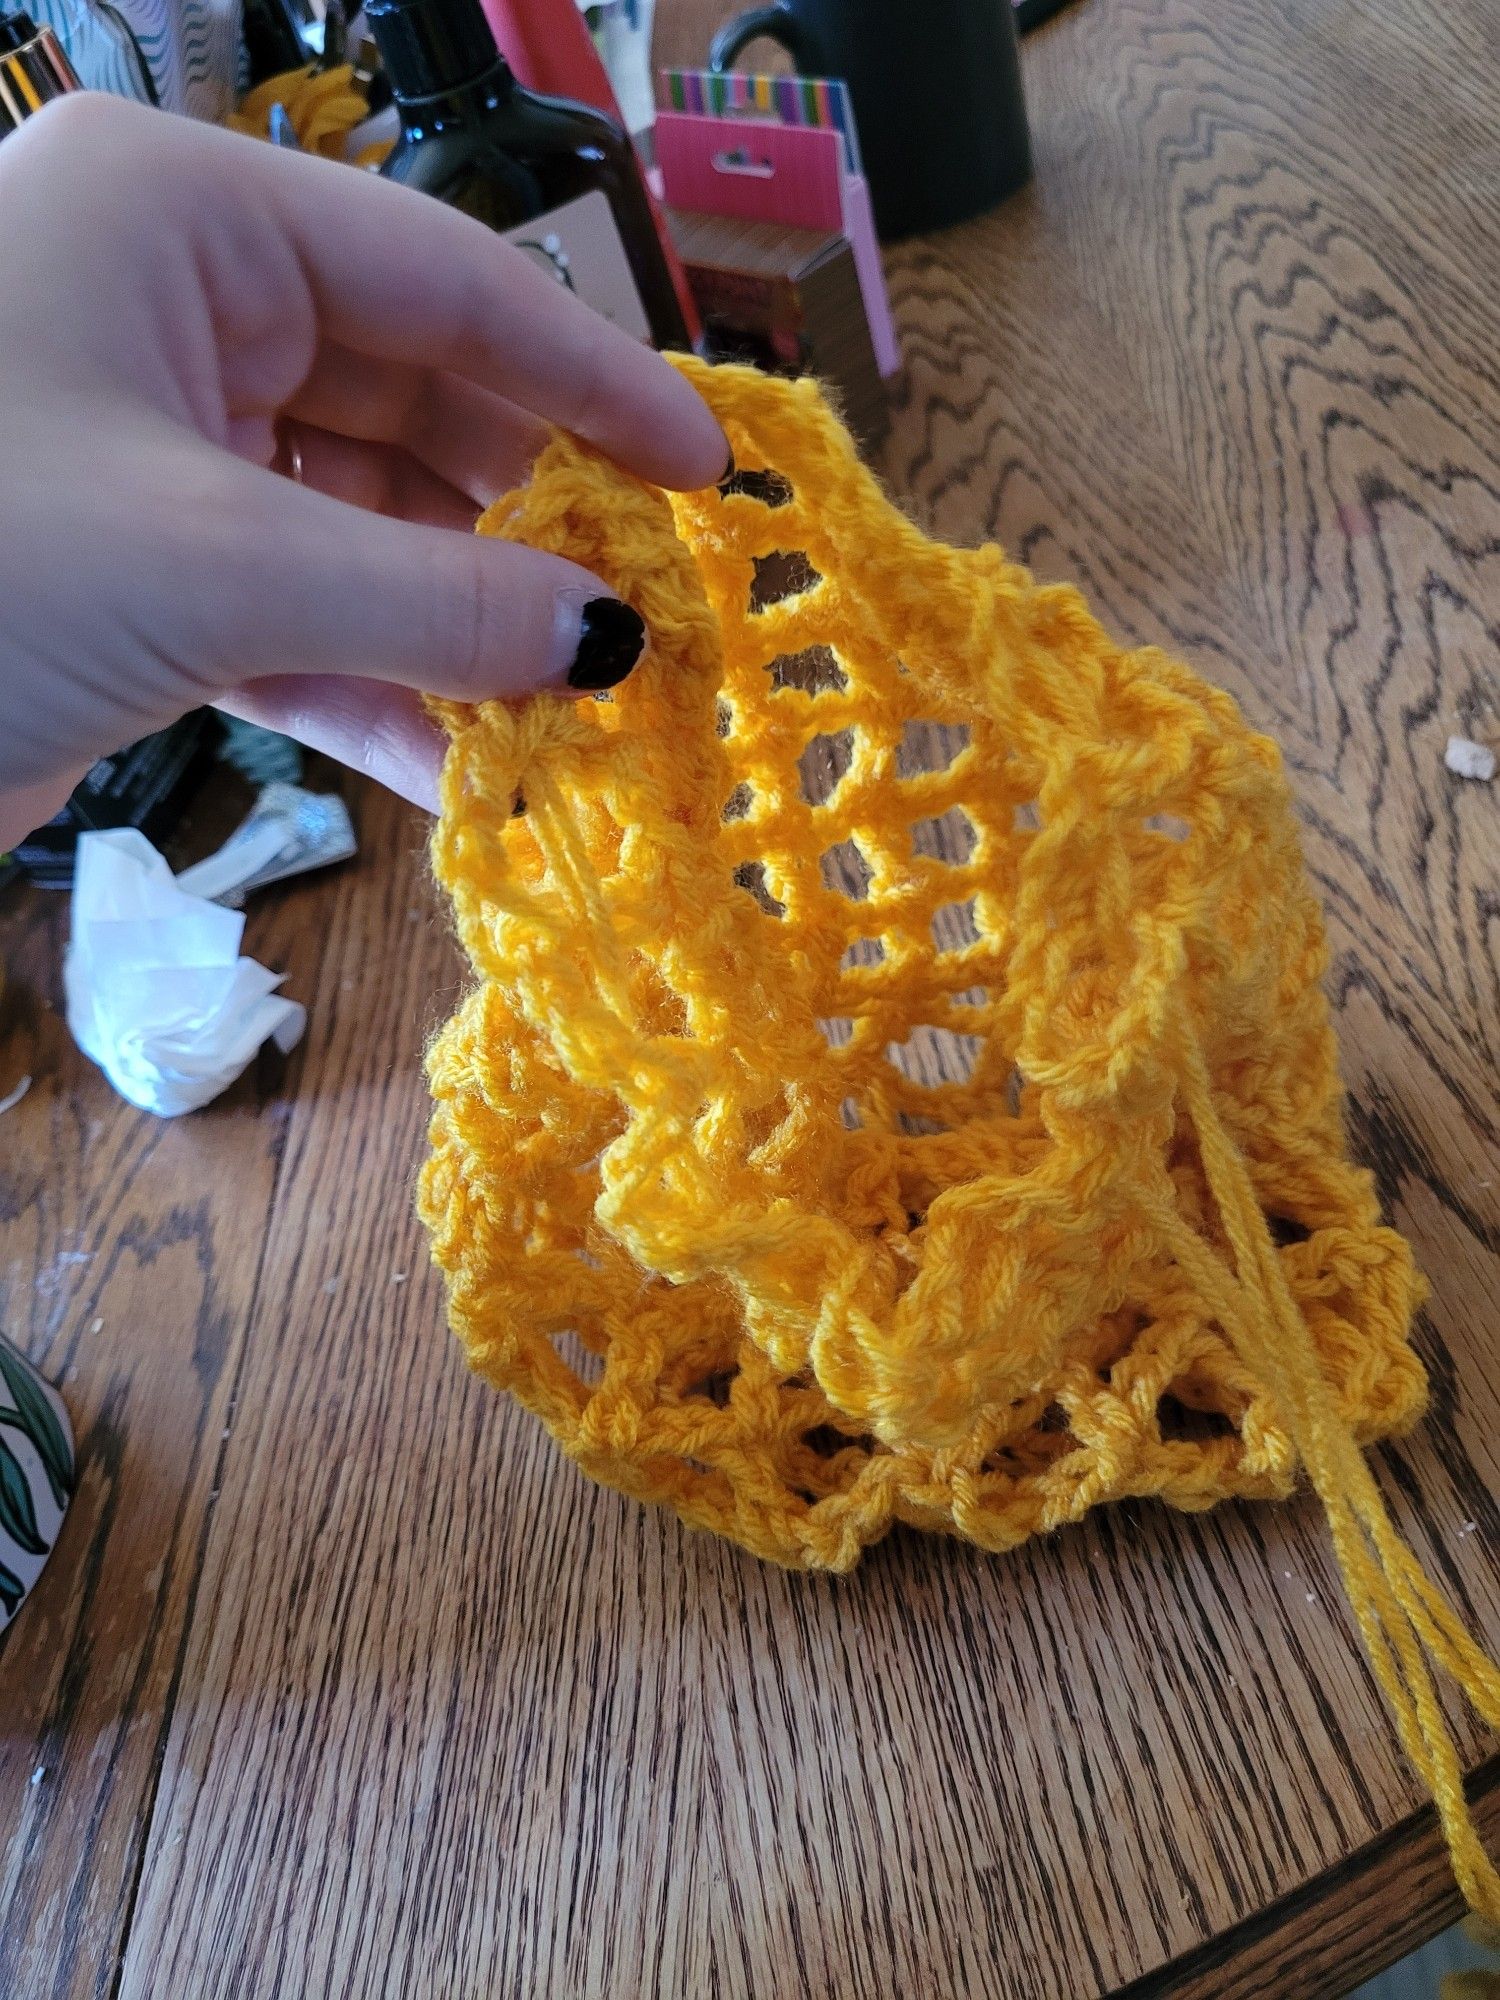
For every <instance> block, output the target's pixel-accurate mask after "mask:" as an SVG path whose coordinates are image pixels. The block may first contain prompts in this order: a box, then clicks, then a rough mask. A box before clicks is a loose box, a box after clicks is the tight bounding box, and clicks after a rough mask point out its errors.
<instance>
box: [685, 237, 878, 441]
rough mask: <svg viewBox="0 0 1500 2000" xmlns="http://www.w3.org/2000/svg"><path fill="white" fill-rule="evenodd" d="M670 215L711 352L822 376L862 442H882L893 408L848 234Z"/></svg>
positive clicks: (787, 371)
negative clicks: (876, 351)
mask: <svg viewBox="0 0 1500 2000" xmlns="http://www.w3.org/2000/svg"><path fill="white" fill-rule="evenodd" d="M667 219H668V222H669V224H670V226H671V230H672V235H673V239H674V240H675V242H676V244H677V249H678V252H679V254H680V256H681V258H682V261H683V265H684V267H685V268H686V271H687V276H688V283H689V284H690V285H691V287H692V290H693V297H694V298H695V299H696V301H697V304H698V310H699V312H700V313H702V315H703V325H704V334H705V340H706V345H707V348H708V351H709V353H710V354H712V355H714V356H715V358H717V359H730V358H737V359H745V360H753V361H756V362H758V363H759V364H760V365H761V366H762V367H765V368H771V369H774V370H775V371H777V372H778V373H782V374H812V375H816V376H818V377H819V378H820V379H821V380H822V381H824V382H826V383H827V384H828V385H829V387H830V388H831V389H832V390H833V391H834V393H835V394H836V395H837V397H838V399H839V402H840V405H841V406H842V409H843V414H844V419H845V421H846V422H847V424H848V426H849V428H850V430H851V431H852V432H853V433H854V435H855V437H857V438H858V439H859V442H860V444H861V446H862V447H863V448H864V449H865V450H867V451H868V450H869V449H871V448H872V447H873V446H874V445H876V444H878V443H879V442H880V440H881V438H882V437H884V435H885V432H886V427H887V424H888V421H889V413H888V410H887V407H886V398H885V387H884V385H883V383H882V382H881V379H880V370H879V368H878V367H877V365H876V360H875V349H874V345H873V343H872V342H871V339H870V325H869V321H868V320H867V319H866V317H865V308H864V300H863V296H862V294H861V291H860V282H859V273H858V270H857V269H856V267H855V261H854V252H853V249H852V247H851V246H850V243H849V240H848V238H847V237H845V236H842V235H840V234H839V233H838V232H837V231H829V230H818V229H792V228H789V227H786V226H784V225H783V224H781V223H779V222H746V221H737V220H734V219H732V218H730V217H728V216H722V215H698V214H693V213H689V212H687V211H686V210H683V209H669V210H668V211H667Z"/></svg>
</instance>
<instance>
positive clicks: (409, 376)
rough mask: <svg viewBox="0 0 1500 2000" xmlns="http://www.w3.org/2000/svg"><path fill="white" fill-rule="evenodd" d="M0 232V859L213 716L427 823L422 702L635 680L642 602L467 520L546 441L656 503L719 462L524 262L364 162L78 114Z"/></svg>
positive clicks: (94, 102) (60, 130) (647, 380)
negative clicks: (565, 442)
mask: <svg viewBox="0 0 1500 2000" xmlns="http://www.w3.org/2000/svg"><path fill="white" fill-rule="evenodd" d="M0 217H3V218H4V230H5V240H6V272H5V281H4V284H3V286H0V354H3V355H4V357H5V370H6V394H5V402H4V407H3V411H0V551H3V563H4V573H5V593H4V599H3V608H0V849H3V848H4V847H5V846H6V845H7V844H8V843H10V842H12V841H14V840H16V839H18V838H19V837H20V836H21V835H22V834H23V833H25V832H26V831H27V830H28V829H29V828H30V827H32V826H34V825H37V824H39V823H40V822H41V821H42V820H45V819H46V818H48V817H49V816H50V815H51V814H52V813H53V812H55V811H56V810H57V808H58V806H59V805H61V803H62V802H63V800H64V799H65V798H66V797H67V794H68V792H69V791H70V790H71V788H72V786H73V785H74V784H75V783H76V782H77V780H78V778H79V777H80V776H81V775H82V773H83V771H85V770H86V769H87V768H88V766H89V765H90V764H91V763H92V762H93V761H94V759H95V758H96V757H98V756H101V755H103V754H105V753H107V752H109V751H111V750H115V749H118V748H119V747H120V746H121V745H123V744H125V743H127V742H130V741H133V740H134V739H135V738H137V737H139V736H142V735H144V734H146V733H147V732H148V731H150V730H153V729H158V728H161V727H162V726H164V725H165V724H166V723H168V722H170V721H171V720H172V719H173V718H174V717H176V716H178V715H181V714H182V713H184V712H185V711H186V710H187V709H189V708H192V707H194V706H196V705H198V704H200V703H203V702H208V701H215V700H217V701H221V702H222V703H223V705H224V706H225V707H228V708H232V709H233V710H234V711H235V712H236V713H238V714H242V715H247V716H250V717H251V718H252V719H254V720H256V721H259V722H264V723H266V724H268V725H269V726H271V727H273V728H278V729H283V730H286V731H288V732H289V733H291V734H293V735H295V736H298V737H300V738H301V740H302V741H303V742H304V743H308V744H311V745H313V746H315V747H316V748H319V749H322V750H326V751H328V752H330V753H331V754H332V755H334V756H336V757H340V758H342V759H343V760H344V761H345V762H346V763H349V764H351V765H354V766H356V767H358V768H361V769H363V770H366V771H369V772H371V773H372V774H373V775H375V776H376V777H378V778H380V779H381V780H382V781H383V782H384V783H386V784H388V785H391V786H392V787H393V788H394V789H396V790H397V791H400V792H402V793H404V794H405V795H406V796H408V797H410V798H412V799H415V800H417V801H419V802H420V803H422V804H424V805H427V806H429V807H431V806H433V805H434V804H435V800H436V783H437V771H438V766H439V763H440V760H441V754H442V745H441V742H440V740H439V737H438V733H437V731H436V730H435V729H434V728H433V727H432V726H431V724H430V723H429V722H428V721H427V719H426V717H425V716H424V714H423V712H422V707H421V700H420V694H419V693H418V692H417V691H418V690H422V689H426V690H429V691H431V692H433V693H438V694H445V695H452V696H457V697H462V698H468V699H478V698H480V697H485V696H496V695H511V694H521V693H524V692H527V691H529V690H533V689H539V688H545V689H551V690H555V691H556V692H558V693H560V694H565V693H567V692H569V691H570V681H569V675H570V673H574V674H575V675H581V679H582V683H583V684H584V685H593V686H599V685H603V684H605V683H604V681H603V679H602V678H601V677H602V676H603V675H605V674H614V676H615V678H619V677H620V676H621V675H622V674H623V673H624V672H625V671H628V668H629V665H630V664H632V663H633V658H634V657H635V655H636V654H638V652H639V650H640V647H641V643H642V639H643V633H642V630H641V626H640V621H639V619H637V618H636V617H635V614H634V613H633V612H630V611H628V610H627V609H626V608H625V607H623V606H620V605H619V604H618V603H617V601H616V600H613V599H612V598H611V597H610V593H609V592H608V591H607V590H606V589H605V587H604V585H602V584H601V583H600V582H599V581H598V580H597V578H595V577H593V576H591V575H590V574H589V573H588V572H587V571H586V570H582V569H579V568H577V567H576V566H575V565H573V564H571V563H567V562H563V561H561V560H559V559H557V558H555V557H552V556H545V555H540V554H537V553H535V552H534V551H532V550H529V549H523V548H518V547H515V546H512V545H510V544H507V543H503V542H499V541H489V540H483V539H479V538H476V537H475V536H474V535H473V534H472V533H471V532H470V531H471V530H472V528H473V524H474V520H475V517H476V514H477V513H478V510H479V509H480V508H481V507H482V506H483V505H485V504H486V503H487V502H488V501H490V500H491V499H493V498H495V497H496V496H497V495H498V494H500V493H502V492H504V491H506V490H507V489H508V488H509V487H511V486H512V485H514V484H515V482H516V480H517V479H518V477H520V476H523V475H524V471H525V468H526V466H527V464H528V463H529V460H530V457H531V456H532V454H533V453H534V451H535V449H536V447H537V445H538V444H539V442H540V441H541V439H542V438H543V437H544V436H545V429H546V426H547V425H549V424H557V425H561V426H562V427H564V428H566V429H569V430H572V431H575V432H577V433H579V434H580V435H582V436H584V437H587V438H589V439H590V440H591V441H592V442H593V443H595V444H597V445H598V446H599V447H600V448H601V449H603V450H604V451H606V452H608V453H609V454H610V455H611V456H612V457H614V458H616V459H618V460H619V461H620V462H621V463H622V464H624V465H627V466H629V467H630V468H632V469H633V470H634V471H636V472H638V473H639V474H641V476H642V477H644V478H646V479H650V480H653V481H656V482H658V483H659V484H662V485H665V486H674V487H683V488H691V487H698V486H705V485H708V484H711V483H712V482H713V481H715V480H717V479H719V478H720V477H721V476H722V474H723V471H724V467H725V463H726V460H727V458H728V446H727V444H726V442H725V439H724V436H723V433H722V432H721V431H720V429H719V427H718V424H717V423H716V422H715V420H714V418H713V417H712V415H711V414H710V413H709V411H708V409H707V407H706V405H705V404H704V403H703V402H702V401H701V400H700V398H699V397H698V396H697V394H696V393H695V392H694V391H693V390H692V389H690V388H689V387H688V386H687V384H686V383H685V382H684V381H683V380H682V379H681V377H680V376H679V375H678V374H677V373H676V371H675V370H674V369H672V368H671V367H670V366H669V365H668V364H667V363H666V362H665V361H663V360H662V359H661V358H660V357H659V356H658V355H655V354H653V353H651V352H650V351H649V350H648V349H646V348H643V347H641V346H640V345H639V344H638V343H636V342H635V341H633V340H631V339H630V338H628V337H627V336H626V335H624V334H622V333H619V332H617V331H616V330H615V329H614V328H613V327H611V326H610V325H609V324H608V323H607V322H606V321H604V320H602V319H600V318H598V317H596V316H595V315H594V314H593V313H591V312H589V311H588V310H587V309H586V308H585V307H583V306H582V305H580V304H579V302H578V301H577V300H576V299H574V298H572V297H571V296H570V295H569V294H568V293H566V292H565V291H563V290H562V289H561V288H560V287H559V286H556V285H551V284H548V283H547V281H546V280H545V278H543V277H542V276H541V274H540V273H539V272H538V271H536V269H535V268H534V267H533V265H532V264H531V262H530V260H529V259H528V258H527V257H525V256H524V255H523V254H522V253H521V252H518V251H515V250H512V249H510V248H509V247H508V246H506V245H504V244H502V243H499V242H497V240H496V239H495V238H494V237H493V236H492V235H491V234H490V233H489V231H488V230H486V229H484V228H483V227H482V226H481V225H480V224H479V223H477V222H474V221H471V220H470V219H469V218H467V217H465V216H462V215H460V214H458V213H456V212H455V211H454V210H452V209H448V208H445V207H443V206H442V205H441V204H440V203H438V202H435V201H433V200H431V199H429V198H428V197H426V196H424V195H420V194H416V193H413V192H411V191H410V190H408V189H405V188H400V187H395V186H392V185H391V184H389V183H387V182H385V181H380V180H377V179H375V178H373V177H372V176H370V175H368V174H363V173H360V172H358V171H357V170H355V169H354V168H352V167H345V166H340V165H336V164H333V163H330V162H328V161H324V160H319V159H315V158H312V157H309V156H307V155H304V154H298V153H293V152H288V151H283V150H281V149H278V148H276V147H272V146H268V145H263V144H261V143H259V142H257V141H255V140H252V139H244V138H238V137H235V136H234V135H232V134H230V133H227V132H222V131H219V130H216V129H214V128H211V127H206V126H200V125H194V124H191V123H189V122H188V121H186V120H184V119H180V118H174V117H169V116H166V115H164V114H162V113H159V112H153V111H148V110H145V109H144V108H141V107H139V106H134V105H127V104H125V103H122V102H117V101H115V100H114V99H111V98H104V97H93V96H78V97H70V98H64V99H61V100H59V101H58V102H57V103H56V104H54V105H50V106H48V107H47V108H46V109H45V110H43V111H42V112H40V113H39V114H38V115H37V116H36V117H35V118H33V119H31V120H29V121H28V122H27V123H26V124H25V125H24V126H23V127H22V128H21V129H20V131H18V132H16V133H15V134H14V135H13V136H12V137H10V138H8V139H6V141H5V143H4V145H3V147H0ZM294 470H295V471H296V472H297V473H298V474H300V483H299V482H298V481H297V480H295V479H293V478H292V477H288V476H287V475H288V474H289V473H291V472H293V471H294ZM599 600H606V601H605V602H604V603H603V604H602V605H601V604H600V603H599Z"/></svg>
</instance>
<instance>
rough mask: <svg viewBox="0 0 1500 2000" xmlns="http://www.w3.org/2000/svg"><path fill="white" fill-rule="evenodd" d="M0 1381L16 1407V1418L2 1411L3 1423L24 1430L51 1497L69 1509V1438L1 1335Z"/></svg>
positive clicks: (28, 1372)
mask: <svg viewBox="0 0 1500 2000" xmlns="http://www.w3.org/2000/svg"><path fill="white" fill-rule="evenodd" d="M0 1380H3V1381H4V1383H5V1387H6V1389H7V1390H8V1391H9V1394H10V1399H11V1401H12V1402H13V1403H14V1404H15V1406H16V1415H15V1416H14V1417H13V1416H12V1415H11V1414H10V1412H9V1411H8V1410H5V1411H0V1424H9V1425H10V1427H11V1429H12V1430H23V1431H25V1433H26V1435H27V1436H28V1437H29V1438H30V1439H31V1442H32V1443H33V1444H34V1445H35V1446H36V1450H37V1456H38V1458H40V1459H41V1461H42V1468H43V1470H44V1471H45V1472H46V1475H47V1484H48V1485H49V1486H50V1487H51V1488H52V1498H53V1499H54V1500H55V1501H56V1502H57V1504H58V1506H59V1507H66V1506H67V1504H68V1496H69V1495H70V1494H71V1493H72V1491H73V1453H72V1451H71V1450H70V1449H69V1446H68V1440H67V1436H66V1434H65V1432H64V1431H63V1427H62V1425H61V1424H60V1423H59V1422H58V1421H57V1413H56V1412H55V1411H54V1409H53V1407H52V1405H51V1403H49V1402H48V1400H47V1398H46V1396H45V1395H44V1394H43V1392H42V1390H41V1389H40V1388H39V1387H38V1386H37V1384H36V1382H34V1381H33V1379H32V1375H31V1370H30V1368H29V1367H28V1366H27V1365H26V1363H25V1362H23V1361H22V1360H21V1357H20V1356H19V1354H17V1353H16V1352H15V1351H14V1349H12V1348H11V1347H10V1346H9V1344H8V1343H7V1342H6V1340H5V1339H4V1337H3V1336H0ZM17 1418H19V1422H17Z"/></svg>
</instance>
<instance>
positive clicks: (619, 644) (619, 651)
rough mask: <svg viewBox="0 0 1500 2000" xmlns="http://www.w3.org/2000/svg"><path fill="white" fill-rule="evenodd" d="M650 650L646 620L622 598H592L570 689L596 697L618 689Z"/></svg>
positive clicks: (585, 614) (571, 672)
mask: <svg viewBox="0 0 1500 2000" xmlns="http://www.w3.org/2000/svg"><path fill="white" fill-rule="evenodd" d="M645 650H646V621H645V619H644V618H642V616H641V614H640V613H639V611H633V610H632V609H631V608H630V606H629V605H628V604H622V603H621V602H620V600H619V598H618V597H591V598H590V599H589V601H588V603H587V604H585V605H584V607H583V618H582V623H581V626H580V630H579V634H578V650H577V652H576V653H575V654H574V655H573V664H572V666H571V667H569V669H568V685H569V687H575V688H582V689H584V690H585V691H586V692H588V693H590V694H593V693H596V692H597V691H598V690H599V689H600V688H612V687H617V686H618V685H619V683H620V682H621V681H622V680H624V678H625V676H626V675H627V674H628V673H629V672H630V669H631V668H632V667H633V666H634V665H635V663H636V661H637V660H639V658H640V657H641V655H642V653H644V652H645Z"/></svg>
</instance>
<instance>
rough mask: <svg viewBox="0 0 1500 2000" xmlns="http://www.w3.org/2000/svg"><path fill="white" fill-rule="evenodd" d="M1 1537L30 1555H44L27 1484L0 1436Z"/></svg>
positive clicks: (18, 1463)
mask: <svg viewBox="0 0 1500 2000" xmlns="http://www.w3.org/2000/svg"><path fill="white" fill-rule="evenodd" d="M0 1534H6V1535H9V1536H10V1538H11V1540H12V1541H13V1542H14V1543H15V1545H16V1547H17V1548H18V1549H24V1550H25V1551H26V1553H27V1555H29V1556H44V1555H45V1554H46V1553H47V1544H46V1543H45V1542H44V1541H43V1540H42V1537H41V1531H40V1530H39V1529H38V1527H37V1524H36V1508H35V1506H34V1505H33V1503H32V1498H31V1485H30V1482H29V1481H28V1480H27V1477H26V1473H25V1469H24V1468H23V1466H22V1465H21V1462H20V1460H19V1459H18V1458H17V1457H16V1455H15V1453H14V1452H13V1451H12V1450H11V1448H10V1446H9V1445H8V1444H7V1443H6V1442H5V1439H4V1438H3V1437H0Z"/></svg>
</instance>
